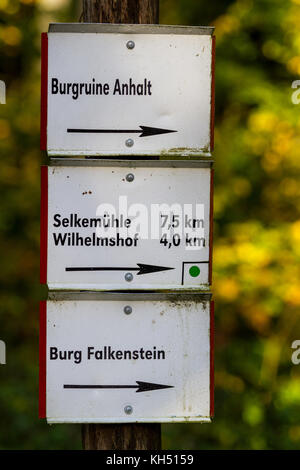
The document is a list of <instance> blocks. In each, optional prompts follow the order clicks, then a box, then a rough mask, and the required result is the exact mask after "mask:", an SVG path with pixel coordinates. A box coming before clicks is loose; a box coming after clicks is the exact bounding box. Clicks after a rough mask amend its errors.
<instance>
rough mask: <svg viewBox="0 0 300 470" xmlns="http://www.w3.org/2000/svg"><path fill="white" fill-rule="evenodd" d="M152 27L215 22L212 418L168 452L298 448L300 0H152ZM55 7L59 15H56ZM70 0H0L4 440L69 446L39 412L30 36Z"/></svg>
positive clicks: (67, 434)
mask: <svg viewBox="0 0 300 470" xmlns="http://www.w3.org/2000/svg"><path fill="white" fill-rule="evenodd" d="M160 4H161V23H164V24H194V25H201V24H212V25H215V26H216V38H217V57H216V64H217V67H216V132H215V140H216V149H215V160H216V164H215V181H216V183H215V201H214V203H215V239H214V240H215V241H214V285H213V289H214V298H215V303H216V348H215V349H216V357H215V362H216V373H215V382H216V393H215V405H216V406H215V419H214V421H213V424H209V425H196V424H185V425H179V424H176V425H164V426H163V431H164V432H163V445H164V448H167V449H206V448H209V449H297V448H299V447H300V365H299V366H295V365H293V364H292V363H291V353H292V350H291V343H292V341H293V340H294V339H300V320H299V310H300V277H299V270H300V268H299V259H300V213H299V209H300V184H299V173H300V150H299V149H300V104H299V105H298V106H297V105H294V104H292V101H291V96H292V91H293V90H292V88H291V83H292V81H293V80H296V79H299V75H300V30H299V24H300V0H284V1H283V0H256V1H255V2H254V0H223V1H222V2H217V1H212V2H204V1H199V0H176V1H175V2H174V1H171V0H161V2H160ZM55 8H57V11H56V10H55ZM79 10H80V2H78V1H75V0H73V1H68V0H0V57H1V61H0V79H1V80H4V81H5V82H6V84H7V104H6V105H0V152H1V170H0V182H1V184H0V191H1V211H0V247H1V270H0V280H1V283H0V285H1V287H0V339H2V340H4V341H6V343H7V365H6V366H0V449H76V448H77V449H78V448H80V429H79V426H76V425H74V426H70V425H58V426H52V427H50V426H48V425H47V424H46V423H44V422H43V421H39V420H38V418H37V407H38V367H37V364H38V301H39V300H40V299H41V298H45V297H46V291H45V289H43V288H41V287H40V286H39V193H40V165H41V163H44V162H45V161H46V159H45V156H43V155H42V154H41V152H40V151H39V106H40V98H39V93H40V92H39V90H40V71H39V60H40V32H41V31H46V30H47V26H48V23H49V22H50V21H78V18H79V15H80V11H79Z"/></svg>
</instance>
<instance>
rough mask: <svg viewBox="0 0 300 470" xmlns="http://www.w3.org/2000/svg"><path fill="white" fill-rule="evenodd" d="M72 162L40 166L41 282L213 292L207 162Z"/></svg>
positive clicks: (58, 286)
mask: <svg viewBox="0 0 300 470" xmlns="http://www.w3.org/2000/svg"><path fill="white" fill-rule="evenodd" d="M69 163H70V165H69V166H51V167H43V168H42V223H41V226H42V237H41V282H43V283H47V284H48V286H49V288H50V289H69V290H76V289H77V290H82V289H83V290H84V289H85V290H116V289H117V290H134V289H187V288H190V289H204V290H208V289H209V285H210V282H211V279H210V277H211V240H210V238H211V233H212V227H211V220H212V214H211V199H212V170H211V168H210V167H209V166H206V167H201V166H200V165H201V164H202V165H203V164H204V165H205V164H206V163H203V162H202V163H201V162H187V163H186V167H178V166H177V167H170V166H169V167H166V165H167V164H168V165H171V164H172V162H169V163H166V162H159V161H157V162H149V163H148V162H144V165H148V166H142V164H143V162H138V164H137V163H135V165H136V166H135V167H132V166H131V167H130V166H128V163H123V166H121V165H122V164H121V163H120V162H119V163H115V164H113V163H112V162H106V163H102V164H103V165H107V166H99V165H100V163H96V165H98V166H95V165H93V163H90V165H92V166H86V165H88V161H85V162H84V165H85V166H81V162H80V161H78V163H77V166H76V162H75V163H74V162H72V163H71V162H69ZM173 165H176V163H174V162H173ZM180 165H184V162H181V163H180Z"/></svg>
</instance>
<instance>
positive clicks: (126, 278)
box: [125, 273, 133, 282]
mask: <svg viewBox="0 0 300 470" xmlns="http://www.w3.org/2000/svg"><path fill="white" fill-rule="evenodd" d="M132 279H133V275H132V274H131V273H126V274H125V281H127V282H131V281H132Z"/></svg>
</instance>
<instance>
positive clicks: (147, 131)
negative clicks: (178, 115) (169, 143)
mask: <svg viewBox="0 0 300 470" xmlns="http://www.w3.org/2000/svg"><path fill="white" fill-rule="evenodd" d="M67 132H69V133H76V134H79V133H80V134H141V135H140V136H139V137H150V136H151V135H158V134H169V133H170V132H177V131H173V130H171V129H160V128H159V127H148V126H140V129H67Z"/></svg>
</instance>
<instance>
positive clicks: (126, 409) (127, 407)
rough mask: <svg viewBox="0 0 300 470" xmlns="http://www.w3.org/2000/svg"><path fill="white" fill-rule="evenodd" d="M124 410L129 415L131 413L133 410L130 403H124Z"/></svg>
mask: <svg viewBox="0 0 300 470" xmlns="http://www.w3.org/2000/svg"><path fill="white" fill-rule="evenodd" d="M124 411H125V413H126V414H127V415H131V413H132V412H133V408H132V406H131V405H126V406H125V408H124Z"/></svg>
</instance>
